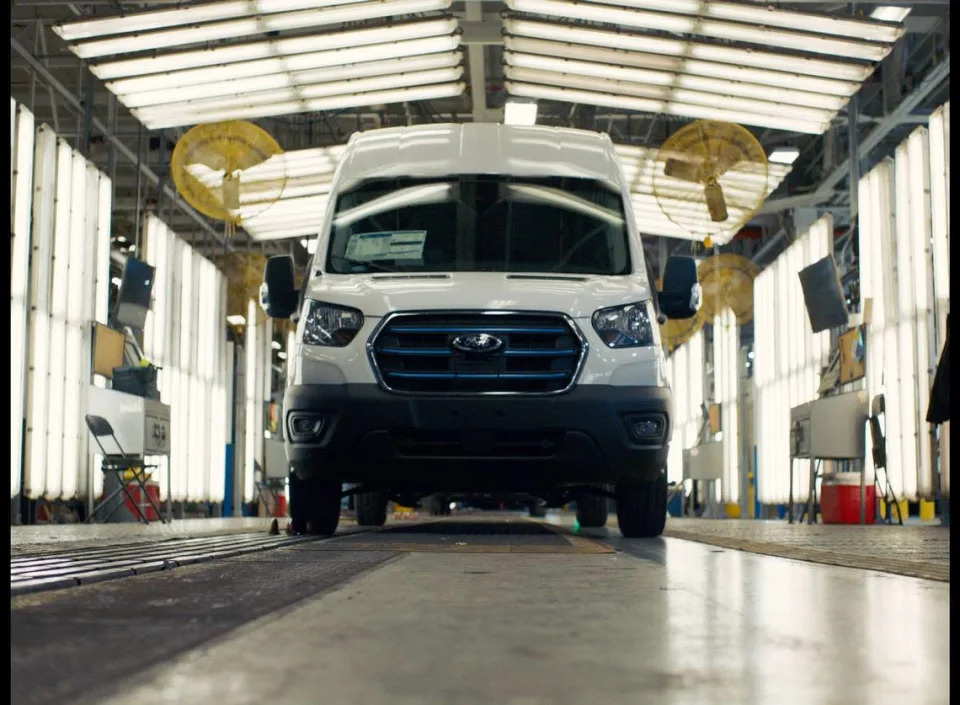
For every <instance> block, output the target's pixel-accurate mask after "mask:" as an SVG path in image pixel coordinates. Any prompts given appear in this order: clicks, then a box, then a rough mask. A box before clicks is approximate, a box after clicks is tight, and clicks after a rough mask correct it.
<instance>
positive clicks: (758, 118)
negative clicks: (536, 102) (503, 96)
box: [506, 81, 829, 135]
mask: <svg viewBox="0 0 960 705" xmlns="http://www.w3.org/2000/svg"><path fill="white" fill-rule="evenodd" d="M506 89H507V92H508V93H510V94H511V95H516V96H523V97H526V98H537V99H543V100H558V101H562V102H568V103H586V104H587V105H605V106H607V107H611V108H622V109H625V110H636V111H640V112H648V113H666V114H668V115H682V116H685V117H692V118H700V119H705V120H720V121H724V122H736V123H743V124H747V125H755V126H759V127H771V128H774V129H779V130H790V131H794V132H804V133H807V134H813V135H819V134H822V133H823V132H824V131H825V130H826V128H827V127H828V125H829V121H828V120H825V121H823V122H814V121H805V120H796V119H793V118H790V117H785V116H775V115H761V114H746V113H742V112H737V111H735V110H724V109H720V108H715V107H708V106H702V105H691V104H689V103H677V102H664V101H662V100H651V99H648V98H635V97H631V96H623V95H614V94H610V93H596V92H592V91H586V90H574V89H570V88H554V87H551V86H541V85H535V84H530V83H517V82H513V81H508V82H507V83H506Z"/></svg>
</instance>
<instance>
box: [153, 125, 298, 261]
mask: <svg viewBox="0 0 960 705" xmlns="http://www.w3.org/2000/svg"><path fill="white" fill-rule="evenodd" d="M282 153H283V150H282V149H281V148H280V145H279V144H277V141H276V140H275V139H274V138H273V137H272V136H271V135H270V133H269V132H267V131H266V130H264V129H263V128H261V127H259V126H257V125H254V124H253V123H252V122H247V121H246V120H233V121H230V122H216V123H210V124H206V125H197V126H196V127H194V128H192V129H191V130H189V131H188V132H187V133H186V134H185V135H184V136H183V137H181V138H180V140H179V141H178V142H177V146H176V147H175V148H174V150H173V156H172V157H171V159H170V173H171V175H172V178H173V182H174V184H175V185H176V187H177V191H178V192H179V193H180V195H181V196H183V198H184V200H185V201H186V202H187V203H189V204H190V205H191V206H193V207H194V208H196V209H197V210H198V211H200V212H201V213H203V214H204V215H207V216H210V217H211V218H214V219H216V220H222V221H223V222H224V223H226V231H227V235H228V237H229V236H232V234H233V233H234V232H235V230H236V227H237V226H239V225H241V224H242V223H243V222H244V221H245V220H249V219H250V218H252V217H254V216H257V215H259V214H260V213H262V212H264V211H265V210H266V209H267V208H269V207H270V206H272V205H273V204H274V203H276V202H277V201H278V200H279V199H280V197H281V195H282V194H283V189H284V187H285V185H286V175H285V171H284V164H283V161H282V160H280V159H272V158H274V157H277V156H278V155H280V154H282ZM261 274H262V271H261Z"/></svg>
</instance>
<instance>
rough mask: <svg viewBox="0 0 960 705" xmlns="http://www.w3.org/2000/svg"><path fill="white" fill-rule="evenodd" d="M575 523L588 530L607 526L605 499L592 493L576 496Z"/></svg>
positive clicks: (604, 496)
mask: <svg viewBox="0 0 960 705" xmlns="http://www.w3.org/2000/svg"><path fill="white" fill-rule="evenodd" d="M577 523H578V524H579V525H580V526H582V527H584V528H589V529H599V528H601V527H604V526H606V525H607V497H606V495H601V494H594V493H593V492H581V493H579V494H578V495H577Z"/></svg>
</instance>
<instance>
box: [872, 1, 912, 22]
mask: <svg viewBox="0 0 960 705" xmlns="http://www.w3.org/2000/svg"><path fill="white" fill-rule="evenodd" d="M909 14H910V8H909V7H897V6H896V5H880V6H879V7H875V8H873V12H871V13H870V18H871V19H874V20H880V21H882V22H903V21H904V20H905V19H907V15H909Z"/></svg>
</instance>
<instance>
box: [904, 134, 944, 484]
mask: <svg viewBox="0 0 960 705" xmlns="http://www.w3.org/2000/svg"><path fill="white" fill-rule="evenodd" d="M907 154H908V158H909V160H910V161H909V165H908V168H909V171H910V223H909V229H908V232H909V239H910V245H909V247H910V252H911V264H912V267H913V273H912V277H913V312H912V318H913V320H914V330H915V333H916V335H915V338H914V354H915V360H916V363H915V364H916V370H917V381H916V384H915V386H914V389H915V392H916V409H917V412H916V413H917V447H918V450H919V456H918V465H917V493H918V495H919V496H920V497H922V498H923V499H935V493H934V487H935V482H934V477H933V460H932V457H931V447H930V443H931V437H930V426H929V424H927V423H926V415H927V406H928V405H929V403H930V385H931V384H932V383H933V372H934V369H935V368H936V361H935V357H934V355H935V353H934V351H935V350H936V332H935V327H934V325H933V322H934V308H933V297H934V292H933V259H932V251H931V241H930V240H931V225H930V149H929V140H928V137H927V130H926V129H925V128H922V127H921V128H918V129H916V130H914V132H913V134H911V135H910V137H909V138H908V140H907ZM898 237H899V234H898Z"/></svg>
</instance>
